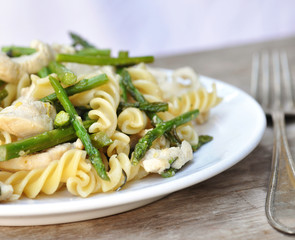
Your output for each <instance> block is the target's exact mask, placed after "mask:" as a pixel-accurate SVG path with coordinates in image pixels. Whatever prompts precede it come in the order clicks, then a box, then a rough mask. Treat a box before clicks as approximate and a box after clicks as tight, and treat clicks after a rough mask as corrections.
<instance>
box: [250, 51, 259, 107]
mask: <svg viewBox="0 0 295 240" xmlns="http://www.w3.org/2000/svg"><path fill="white" fill-rule="evenodd" d="M258 78H259V55H258V53H254V54H253V57H252V76H251V89H250V91H251V94H252V96H253V97H254V98H255V99H257V100H258ZM258 101H259V100H258Z"/></svg>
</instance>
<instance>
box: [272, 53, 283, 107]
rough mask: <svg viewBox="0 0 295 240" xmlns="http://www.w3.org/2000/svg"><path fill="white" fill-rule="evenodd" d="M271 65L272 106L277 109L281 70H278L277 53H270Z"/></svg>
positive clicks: (279, 101)
mask: <svg viewBox="0 0 295 240" xmlns="http://www.w3.org/2000/svg"><path fill="white" fill-rule="evenodd" d="M272 64H273V77H274V79H273V89H274V98H273V104H274V108H275V109H278V108H280V107H281V91H282V89H281V70H280V59H279V53H278V51H273V52H272Z"/></svg>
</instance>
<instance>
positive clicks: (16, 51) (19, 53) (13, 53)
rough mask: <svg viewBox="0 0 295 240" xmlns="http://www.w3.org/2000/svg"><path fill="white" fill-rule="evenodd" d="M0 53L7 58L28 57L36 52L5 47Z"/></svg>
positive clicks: (22, 48)
mask: <svg viewBox="0 0 295 240" xmlns="http://www.w3.org/2000/svg"><path fill="white" fill-rule="evenodd" d="M1 50H2V52H5V53H6V54H7V56H9V57H19V56H22V55H30V54H32V53H35V52H36V49H34V48H28V47H16V46H6V47H2V49H1Z"/></svg>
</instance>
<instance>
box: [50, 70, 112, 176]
mask: <svg viewBox="0 0 295 240" xmlns="http://www.w3.org/2000/svg"><path fill="white" fill-rule="evenodd" d="M49 81H50V83H51V85H52V87H53V88H54V91H55V93H56V96H57V98H58V100H59V101H60V103H61V104H62V106H63V107H64V109H65V110H66V112H68V113H69V114H70V118H71V123H72V125H73V127H74V129H75V131H76V134H77V136H78V137H79V138H80V140H81V141H82V143H83V145H84V147H85V150H86V152H87V153H88V155H89V158H90V162H91V163H92V165H93V167H94V168H95V170H96V171H97V174H98V175H99V176H100V177H101V178H102V179H104V180H109V177H108V175H107V173H106V170H105V166H104V164H103V162H102V158H101V156H100V153H99V151H98V150H97V149H96V148H95V147H94V146H93V145H92V143H91V139H90V137H89V135H88V133H87V130H86V129H85V127H84V126H83V124H82V120H81V117H80V116H79V115H78V114H77V112H76V110H75V108H74V106H73V105H72V103H71V102H70V100H69V98H68V96H67V93H66V91H65V90H64V89H63V87H62V86H61V84H60V83H59V81H58V80H57V79H55V78H54V77H52V76H49Z"/></svg>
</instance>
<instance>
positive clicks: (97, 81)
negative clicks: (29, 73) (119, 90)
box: [40, 73, 109, 102]
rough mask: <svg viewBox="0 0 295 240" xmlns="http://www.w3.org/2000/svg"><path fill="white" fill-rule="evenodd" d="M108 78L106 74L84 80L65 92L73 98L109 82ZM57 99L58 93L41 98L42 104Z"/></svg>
mask: <svg viewBox="0 0 295 240" xmlns="http://www.w3.org/2000/svg"><path fill="white" fill-rule="evenodd" d="M108 80H109V79H108V76H107V75H106V74H104V73H103V74H100V75H98V76H95V77H92V78H89V79H83V80H81V81H80V82H78V83H76V84H75V85H72V86H70V87H67V88H65V91H66V93H67V95H68V96H72V95H74V94H76V93H80V92H83V91H87V90H90V89H92V88H95V87H98V86H100V85H102V84H104V83H106V82H107V81H108ZM56 99H57V97H56V93H52V94H50V95H48V96H46V97H44V98H41V99H40V101H42V102H53V101H55V100H56Z"/></svg>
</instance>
